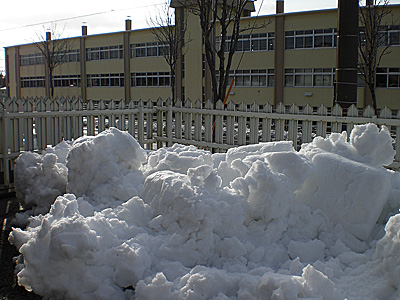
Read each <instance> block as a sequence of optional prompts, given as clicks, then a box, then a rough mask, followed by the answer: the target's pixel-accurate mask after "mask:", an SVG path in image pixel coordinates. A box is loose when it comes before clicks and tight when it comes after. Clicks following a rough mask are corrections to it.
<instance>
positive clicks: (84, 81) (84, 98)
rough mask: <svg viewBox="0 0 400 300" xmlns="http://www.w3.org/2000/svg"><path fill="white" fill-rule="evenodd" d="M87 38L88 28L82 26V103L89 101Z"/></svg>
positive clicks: (80, 50)
mask: <svg viewBox="0 0 400 300" xmlns="http://www.w3.org/2000/svg"><path fill="white" fill-rule="evenodd" d="M86 36H87V26H86V25H82V36H81V38H80V45H79V47H80V49H79V52H80V58H79V60H80V72H81V97H82V101H84V102H86V101H87V93H86V90H87V78H86V41H85V39H86Z"/></svg>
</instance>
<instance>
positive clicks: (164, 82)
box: [158, 72, 171, 86]
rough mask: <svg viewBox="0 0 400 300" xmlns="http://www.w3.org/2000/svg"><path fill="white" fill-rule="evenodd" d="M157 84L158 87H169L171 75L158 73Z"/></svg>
mask: <svg viewBox="0 0 400 300" xmlns="http://www.w3.org/2000/svg"><path fill="white" fill-rule="evenodd" d="M158 74H159V77H158V84H159V86H171V83H170V81H171V75H170V72H160V73H158Z"/></svg>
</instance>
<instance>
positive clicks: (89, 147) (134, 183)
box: [67, 128, 146, 205]
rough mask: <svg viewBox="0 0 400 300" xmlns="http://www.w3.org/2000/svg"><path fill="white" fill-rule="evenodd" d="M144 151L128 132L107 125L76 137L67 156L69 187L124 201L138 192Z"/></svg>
mask: <svg viewBox="0 0 400 300" xmlns="http://www.w3.org/2000/svg"><path fill="white" fill-rule="evenodd" d="M145 161H146V153H145V151H144V150H143V149H142V148H141V147H140V145H139V143H138V142H137V141H136V140H135V139H134V138H133V137H132V136H131V135H129V134H128V133H127V132H123V131H120V130H118V129H116V128H110V129H109V130H106V131H104V132H102V133H100V134H99V135H97V136H95V137H87V136H86V137H81V138H79V139H77V140H76V141H75V142H74V143H73V145H72V149H71V150H70V152H69V154H68V158H67V167H68V191H69V192H70V193H73V194H75V195H76V196H78V197H80V196H87V197H90V198H93V199H94V200H95V201H96V202H98V203H104V204H105V205H107V204H109V202H111V201H112V200H120V201H126V200H128V199H129V198H131V197H132V196H135V195H138V193H139V192H138V190H139V189H140V187H141V185H142V184H143V181H144V178H143V174H142V172H141V171H139V168H140V167H141V165H142V163H144V162H145Z"/></svg>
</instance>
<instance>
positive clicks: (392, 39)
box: [21, 26, 400, 66]
mask: <svg viewBox="0 0 400 300" xmlns="http://www.w3.org/2000/svg"><path fill="white" fill-rule="evenodd" d="M380 33H381V36H380V40H381V45H392V46H398V45H400V26H386V27H382V29H381V31H380ZM360 34H361V40H363V38H362V36H363V34H364V32H363V29H362V28H361V29H360ZM230 38H231V37H229V36H228V38H227V39H228V41H226V42H225V43H226V44H225V45H226V47H225V49H226V51H228V49H229V44H230ZM220 44H221V37H217V38H216V48H217V49H220V46H221V45H220ZM336 44H337V30H336V29H335V28H329V29H313V30H296V31H286V32H285V49H316V48H334V47H336ZM274 48H275V33H273V32H270V33H257V34H244V35H240V36H239V40H238V43H237V48H236V50H237V51H246V52H249V51H272V50H274ZM123 52H124V51H123V46H122V45H116V46H106V47H94V48H87V49H86V60H87V61H95V60H110V59H122V58H123V56H124V53H123ZM130 52H131V53H130V56H131V58H136V57H162V56H165V55H166V54H168V52H169V46H168V44H166V43H162V42H149V43H136V44H131V45H130ZM62 61H63V62H79V61H80V56H79V50H78V49H75V50H70V51H68V52H67V53H66V54H63V57H62ZM39 64H44V57H43V55H42V54H39V53H36V54H27V55H21V66H29V65H39Z"/></svg>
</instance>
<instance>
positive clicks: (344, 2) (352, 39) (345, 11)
mask: <svg viewBox="0 0 400 300" xmlns="http://www.w3.org/2000/svg"><path fill="white" fill-rule="evenodd" d="M358 9H359V7H358V0H338V32H337V48H336V83H335V88H336V90H335V103H338V104H339V105H341V106H342V107H343V108H348V107H349V106H350V105H352V104H356V105H357V73H358V72H357V69H358V33H359V27H358V22H359V20H358Z"/></svg>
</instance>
